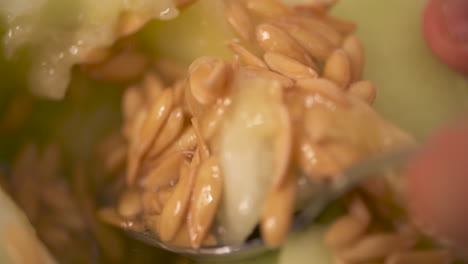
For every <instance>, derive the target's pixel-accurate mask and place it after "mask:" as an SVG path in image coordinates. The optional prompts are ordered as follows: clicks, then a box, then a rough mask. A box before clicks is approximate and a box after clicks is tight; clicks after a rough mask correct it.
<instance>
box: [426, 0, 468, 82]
mask: <svg viewBox="0 0 468 264" xmlns="http://www.w3.org/2000/svg"><path fill="white" fill-rule="evenodd" d="M422 25H423V33H424V38H425V40H426V43H427V44H428V46H429V48H430V49H431V51H432V52H433V53H434V55H435V56H436V57H437V58H439V60H441V61H442V62H443V63H445V64H447V65H448V66H449V67H450V68H452V69H453V70H455V71H458V72H461V73H463V74H466V75H468V1H466V0H429V2H428V4H427V6H426V9H425V11H424V15H423V24H422Z"/></svg>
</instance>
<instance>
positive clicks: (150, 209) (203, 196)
mask: <svg viewBox="0 0 468 264" xmlns="http://www.w3.org/2000/svg"><path fill="white" fill-rule="evenodd" d="M318 2H319V3H320V4H323V3H324V2H323V1H318ZM331 5H332V3H328V4H326V5H314V4H311V5H308V6H298V7H294V8H290V7H287V6H285V5H284V4H283V3H281V2H279V1H276V0H242V1H237V0H225V1H224V7H225V15H226V17H227V21H228V22H229V24H230V25H231V26H232V29H233V31H234V32H236V34H237V35H238V37H239V39H237V40H233V41H230V42H228V43H227V44H226V45H227V46H228V47H229V48H230V49H231V50H232V51H233V53H234V54H235V56H234V59H233V60H232V61H226V60H223V59H220V58H214V57H201V58H199V59H197V60H196V61H194V62H193V63H192V64H191V66H190V67H189V69H188V70H186V69H183V68H180V67H178V66H176V65H174V64H173V63H172V62H170V61H169V62H168V61H160V62H156V67H154V68H153V69H150V68H151V67H150V66H149V65H150V63H149V61H148V59H147V58H146V57H144V56H143V55H142V54H139V53H138V52H136V51H135V50H134V49H133V47H132V46H131V45H130V47H129V46H125V47H123V48H121V49H120V50H119V52H118V54H115V52H110V51H109V50H108V49H102V50H96V52H95V53H94V54H91V55H90V57H89V58H88V59H89V60H88V61H85V62H84V63H83V67H84V69H85V71H86V72H87V73H89V74H90V75H91V76H94V77H96V78H99V79H104V80H112V81H126V80H129V79H133V78H135V77H138V76H143V78H142V80H141V82H139V83H135V84H133V85H130V86H129V87H128V88H127V89H126V90H125V92H124V95H123V98H122V112H123V113H122V115H123V125H122V129H121V131H119V132H118V133H117V134H118V135H113V136H112V138H109V139H108V140H107V141H106V142H104V144H103V146H101V147H102V151H101V152H100V157H101V158H102V159H103V164H102V166H103V167H104V171H105V172H106V173H107V174H113V175H120V174H123V175H124V176H122V177H120V178H118V179H117V180H116V183H115V186H117V187H115V186H114V188H115V189H118V190H122V191H121V194H120V198H119V202H118V204H117V205H116V207H115V208H104V209H102V210H100V211H99V212H98V217H99V218H100V219H101V220H102V221H104V222H106V223H109V224H113V225H117V226H120V227H124V228H131V229H134V230H143V229H144V228H150V229H151V230H152V231H153V232H154V233H156V234H157V235H158V236H159V237H160V238H161V239H162V240H163V241H164V242H165V243H167V244H169V245H173V246H178V247H193V248H199V247H201V246H213V245H216V244H217V241H216V237H215V235H214V233H213V232H212V226H213V223H214V219H215V215H216V212H217V210H218V205H219V202H220V199H221V197H222V195H221V194H222V186H223V185H222V183H223V175H222V170H221V167H220V162H219V159H218V157H216V156H215V155H214V154H213V151H212V150H211V149H210V146H211V144H210V143H211V141H212V140H213V138H214V137H215V135H216V133H217V131H218V129H219V126H220V124H221V122H222V118H223V115H224V114H225V113H226V111H227V109H228V108H229V106H230V104H231V94H230V89H231V88H232V87H231V86H232V85H233V83H234V82H235V80H236V78H239V76H243V74H245V73H247V74H249V75H253V76H256V77H258V78H263V79H267V80H273V81H275V82H276V83H279V84H280V87H281V89H280V90H278V91H274V93H276V94H277V96H278V98H279V101H280V102H281V104H279V106H278V107H279V108H280V109H279V110H278V111H279V113H282V114H281V120H282V124H283V126H284V127H283V128H281V131H280V134H281V135H282V137H280V138H281V142H279V143H278V146H279V147H278V151H277V155H276V156H275V161H276V164H277V165H276V167H275V174H277V177H276V178H275V183H274V184H273V188H272V189H271V190H270V192H269V194H268V196H267V197H266V200H265V202H264V209H263V213H262V217H261V221H260V227H261V233H262V237H263V238H264V239H265V241H266V243H267V244H268V245H269V246H271V247H278V246H280V245H281V244H282V242H283V241H284V239H285V237H286V234H287V232H288V230H289V227H290V223H291V220H292V217H293V213H294V208H295V201H296V199H297V197H296V196H297V190H296V181H297V180H298V179H297V176H296V175H294V174H292V173H289V168H291V167H292V166H294V167H298V168H299V169H300V170H301V171H302V172H304V175H306V177H307V179H308V180H309V181H310V182H312V183H317V182H321V181H323V180H327V179H329V178H330V177H333V176H334V175H336V174H337V173H338V172H340V171H342V170H343V169H344V168H346V167H348V166H350V165H352V164H353V163H355V162H357V161H359V160H360V159H362V158H363V155H365V154H364V153H361V152H360V151H359V149H358V148H356V147H355V146H353V145H352V144H350V143H349V142H342V141H333V140H331V139H333V137H330V135H329V134H328V130H327V125H329V124H328V123H327V121H329V120H327V119H326V118H327V117H323V116H321V115H320V114H321V112H323V111H321V110H320V106H319V107H318V108H314V111H311V109H308V106H307V100H308V99H310V98H312V97H313V98H315V99H317V98H319V99H320V98H322V99H323V100H325V101H329V102H331V103H332V105H333V107H341V108H345V109H346V107H351V106H352V104H353V101H352V100H350V97H352V98H359V99H360V100H362V101H363V102H366V103H368V104H372V103H373V101H374V99H375V96H376V89H375V86H374V85H373V84H372V83H371V82H370V81H366V80H361V79H360V77H361V74H362V71H363V67H364V52H363V47H362V45H361V43H360V41H359V40H358V39H357V38H356V36H355V35H353V32H354V30H355V25H354V24H353V23H351V22H348V21H343V20H340V19H338V18H335V17H333V16H330V15H329V14H328V13H327V9H328V8H330V7H331ZM146 22H147V21H146V20H145V19H143V18H139V17H138V16H131V15H129V16H128V17H125V19H123V22H122V25H120V28H121V30H120V31H119V32H121V35H122V36H123V37H125V36H128V35H130V34H132V33H134V32H136V31H137V30H138V29H140V27H142V26H143V25H144V24H145V23H146ZM128 65H133V67H132V68H131V69H130V68H129V67H127V66H128ZM168 80H169V81H168ZM56 154H57V153H56V149H55V148H54V147H51V148H48V149H47V150H45V151H44V154H42V156H41V157H36V156H38V154H37V150H35V149H34V146H31V147H30V148H28V149H26V150H25V154H24V155H23V156H20V157H19V158H18V160H17V162H16V163H17V165H15V166H14V168H13V172H12V174H14V175H16V174H17V176H13V177H11V179H12V182H11V183H4V185H8V186H10V188H12V189H11V192H12V193H13V197H15V199H16V200H17V201H18V203H19V204H20V205H21V206H22V207H23V209H24V210H25V211H26V213H27V214H28V216H29V218H30V219H32V222H33V223H35V224H36V227H37V228H38V230H40V232H41V233H44V232H45V233H44V234H43V235H42V236H41V237H42V239H43V240H44V241H46V242H47V244H48V245H49V246H50V247H52V248H54V247H57V248H58V249H57V250H60V246H62V245H63V243H64V242H63V240H69V239H70V238H71V237H70V236H68V235H67V234H63V232H62V233H60V232H59V231H60V230H62V231H63V230H72V231H73V232H74V233H76V234H80V233H82V232H81V231H82V228H85V226H86V225H87V224H89V225H90V226H93V225H94V226H95V224H90V223H86V216H85V217H82V216H80V215H76V212H77V211H78V208H76V207H77V205H76V202H74V201H73V198H71V197H68V196H69V195H67V193H68V192H66V191H65V190H64V188H67V187H66V186H65V185H63V184H64V183H62V181H61V180H60V179H58V178H51V177H49V178H47V177H46V176H47V175H49V174H50V175H57V170H58V168H56V166H55V167H54V166H52V165H42V166H43V167H44V168H46V169H50V170H54V171H53V172H52V171H51V172H47V173H46V172H44V177H43V179H42V178H41V179H42V180H41V182H42V183H43V184H45V185H54V186H55V185H57V186H55V187H54V188H49V187H50V186H48V187H47V188H46V187H44V188H41V190H44V191H43V192H42V191H41V194H40V195H41V198H40V199H38V198H37V197H31V195H33V194H34V193H36V192H34V191H33V192H31V191H30V190H31V189H34V186H29V187H28V186H25V185H24V184H28V183H31V182H33V181H31V180H28V179H26V178H25V177H29V176H28V175H32V174H33V173H32V172H31V171H29V172H21V170H24V169H25V168H28V169H29V170H34V169H33V168H34V167H31V166H30V165H27V166H26V165H21V164H22V162H26V161H24V160H27V159H32V158H30V156H31V157H32V156H35V157H36V158H38V159H44V160H43V161H42V162H37V161H30V162H33V163H34V162H35V164H48V163H52V162H54V159H56V158H57V157H56V156H57V155H56ZM54 164H55V163H54ZM38 170H39V171H41V169H38ZM122 172H123V173H122ZM18 175H19V176H18ZM41 175H42V174H41ZM77 179H79V177H77ZM20 183H21V186H22V187H21V188H16V189H15V186H19V184H20ZM59 185H60V186H59ZM368 185H369V186H363V187H362V188H360V189H359V190H357V191H356V192H355V193H353V195H351V196H350V197H346V198H344V199H345V203H346V204H347V206H348V210H347V213H346V214H345V215H343V216H341V217H339V218H337V219H335V220H334V221H333V222H332V223H331V225H330V227H329V229H328V230H327V232H326V235H325V237H324V240H325V243H326V245H327V246H329V247H330V248H331V249H332V251H333V253H334V256H335V263H336V264H348V263H350V264H351V263H353V264H354V263H385V264H406V263H408V264H409V263H427V264H431V263H434V264H439V263H450V262H451V261H452V256H451V255H450V253H449V252H447V251H446V250H445V249H440V248H437V247H433V246H430V247H421V241H423V240H424V238H423V237H422V235H421V234H420V233H419V232H418V231H417V230H416V229H415V228H414V227H413V226H412V225H411V223H410V222H409V221H408V220H407V219H406V218H404V217H403V218H398V217H395V216H393V215H392V212H391V209H389V208H387V207H386V206H387V205H388V204H387V203H386V199H387V196H388V193H389V188H388V186H386V183H384V182H372V183H370V184H368ZM78 186H79V184H78ZM47 190H49V191H47ZM60 190H63V191H62V192H60ZM48 192H60V193H58V194H57V193H56V194H54V193H48ZM57 197H61V198H60V199H57ZM85 197H86V194H83V195H82V197H80V199H85V200H86V198H85ZM207 197H209V199H208V198H207ZM38 201H41V202H40V203H41V204H44V206H46V207H54V208H55V207H57V208H55V209H51V211H54V212H55V211H63V212H68V213H67V218H64V217H56V218H54V219H56V220H60V221H62V220H63V221H64V223H61V224H56V223H55V222H50V221H47V222H46V223H47V224H48V226H44V227H43V226H41V225H40V223H41V221H40V219H37V217H38V216H37V215H38V211H39V210H41V209H40V208H41V206H42V205H41V204H39V202H38ZM381 202H382V203H381ZM59 207H60V208H59ZM62 207H63V208H62ZM65 207H66V208H65ZM85 207H86V205H85ZM388 207H391V206H388ZM376 208H378V209H376ZM91 214H92V213H91ZM89 217H90V218H93V216H88V218H89ZM36 219H37V220H36ZM66 220H70V221H66ZM54 223H55V224H54ZM61 225H71V226H66V228H62V229H60V230H59V227H60V226H61ZM67 232H68V231H67ZM91 232H93V229H92V228H91ZM96 232H97V231H96ZM49 240H50V241H49ZM108 241H109V240H106V241H103V242H106V243H107V242H108Z"/></svg>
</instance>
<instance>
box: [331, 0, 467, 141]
mask: <svg viewBox="0 0 468 264" xmlns="http://www.w3.org/2000/svg"><path fill="white" fill-rule="evenodd" d="M426 3H427V1H422V0H418V1H408V0H393V1H385V2H380V1H374V0H340V1H339V2H338V4H337V5H336V7H335V8H334V9H333V10H332V12H333V13H334V14H336V15H337V16H338V17H342V18H346V19H349V20H351V21H354V22H356V23H357V24H358V31H357V34H358V36H359V38H360V39H361V40H362V42H363V44H364V48H365V53H366V66H365V69H364V78H365V79H369V80H371V81H373V82H374V83H375V84H376V86H377V100H376V102H375V108H376V109H377V110H378V111H379V112H380V113H381V114H382V115H383V116H384V117H385V118H386V119H388V120H390V121H391V122H393V123H395V124H397V125H398V126H400V127H402V128H403V129H404V130H405V131H408V132H410V133H412V134H413V135H415V136H416V137H418V138H424V137H426V136H427V135H428V134H429V133H430V132H431V131H432V130H433V129H434V128H436V127H438V126H440V125H443V124H444V123H445V122H446V120H447V119H450V118H452V117H453V115H454V114H458V113H459V111H461V110H463V109H464V108H465V107H466V106H467V105H468V79H467V78H466V77H465V78H464V77H463V76H461V75H460V74H458V73H455V72H453V71H452V70H450V69H449V68H448V67H447V66H445V65H443V64H442V63H441V62H439V61H438V60H437V59H436V58H435V57H434V56H433V55H432V53H431V52H430V51H429V49H428V47H427V45H426V44H425V42H424V38H423V35H422V30H421V28H422V27H421V22H422V13H423V8H424V6H425V4H426ZM395 14H398V18H395Z"/></svg>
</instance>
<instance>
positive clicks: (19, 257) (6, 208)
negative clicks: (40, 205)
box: [0, 188, 56, 264]
mask: <svg viewBox="0 0 468 264" xmlns="http://www.w3.org/2000/svg"><path fill="white" fill-rule="evenodd" d="M0 208H1V212H2V213H1V214H0V263H2V264H17V263H41V264H55V263H56V261H55V260H54V259H53V258H52V257H51V255H50V254H49V252H48V251H47V249H46V247H45V246H44V245H43V244H42V243H41V242H40V241H39V239H38V238H37V236H36V233H35V231H34V229H33V227H32V226H31V224H30V223H29V221H28V220H27V218H26V216H25V215H24V213H23V212H22V211H21V210H20V209H19V208H18V207H17V206H16V205H15V204H14V203H13V201H12V200H11V199H10V198H9V197H8V196H7V195H6V194H5V193H4V192H3V190H2V189H1V188H0Z"/></svg>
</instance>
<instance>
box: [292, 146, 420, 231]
mask: <svg viewBox="0 0 468 264" xmlns="http://www.w3.org/2000/svg"><path fill="white" fill-rule="evenodd" d="M416 151H417V147H416V146H409V147H405V148H401V149H398V150H394V151H390V152H386V153H383V154H380V155H376V156H374V157H372V158H369V159H367V160H365V161H364V162H361V163H358V164H356V165H355V166H352V167H350V168H349V169H346V170H344V171H343V172H342V173H340V174H339V175H337V176H336V177H334V178H333V180H331V181H330V182H327V183H325V184H324V186H323V187H321V188H320V189H319V190H318V193H317V194H316V195H315V196H314V198H313V199H312V201H311V202H310V203H309V204H308V205H307V206H306V207H305V208H304V209H302V210H301V213H300V214H299V215H298V216H297V217H296V218H295V220H294V223H293V226H292V230H297V229H300V228H303V227H305V226H307V225H308V224H310V223H311V222H313V221H314V220H315V219H316V218H317V216H318V215H319V214H320V213H321V212H322V211H323V210H324V209H325V207H326V206H327V205H328V204H330V203H331V202H332V201H333V200H336V199H338V198H339V197H341V196H343V195H344V194H346V193H347V192H349V191H350V190H351V189H353V188H355V187H356V186H358V185H359V184H361V183H362V182H363V181H364V180H366V179H368V178H371V177H381V176H383V175H385V173H378V172H382V170H384V169H390V168H395V166H398V165H402V164H404V162H406V161H408V160H409V159H410V157H411V156H412V155H414V154H415V153H416Z"/></svg>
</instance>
